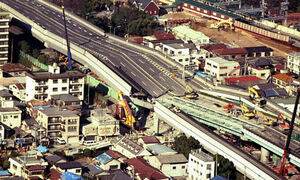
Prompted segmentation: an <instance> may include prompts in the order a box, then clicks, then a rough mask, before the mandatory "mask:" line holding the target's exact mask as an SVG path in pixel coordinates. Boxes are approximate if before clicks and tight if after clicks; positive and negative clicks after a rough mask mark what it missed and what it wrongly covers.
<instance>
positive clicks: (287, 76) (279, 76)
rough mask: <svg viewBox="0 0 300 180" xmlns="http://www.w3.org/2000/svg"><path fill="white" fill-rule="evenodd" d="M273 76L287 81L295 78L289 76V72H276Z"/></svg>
mask: <svg viewBox="0 0 300 180" xmlns="http://www.w3.org/2000/svg"><path fill="white" fill-rule="evenodd" d="M272 77H273V78H275V79H278V80H280V81H283V82H287V83H288V82H292V81H293V78H292V77H291V76H289V75H287V74H282V73H279V74H275V75H273V76H272Z"/></svg>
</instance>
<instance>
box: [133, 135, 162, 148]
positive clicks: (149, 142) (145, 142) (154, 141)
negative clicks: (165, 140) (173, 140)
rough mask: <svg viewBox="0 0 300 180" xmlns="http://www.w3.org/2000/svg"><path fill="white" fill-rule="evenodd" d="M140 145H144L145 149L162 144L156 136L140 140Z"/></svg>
mask: <svg viewBox="0 0 300 180" xmlns="http://www.w3.org/2000/svg"><path fill="white" fill-rule="evenodd" d="M138 144H140V145H142V146H143V147H144V148H147V147H148V146H151V145H154V144H160V142H159V140H158V139H157V138H156V137H155V136H145V137H141V138H139V139H138Z"/></svg>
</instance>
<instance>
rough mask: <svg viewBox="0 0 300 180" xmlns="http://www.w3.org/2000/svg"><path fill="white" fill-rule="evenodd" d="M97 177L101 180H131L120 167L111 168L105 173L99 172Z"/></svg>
mask: <svg viewBox="0 0 300 180" xmlns="http://www.w3.org/2000/svg"><path fill="white" fill-rule="evenodd" d="M98 178H99V179H103V180H119V179H122V180H132V178H131V177H130V176H129V175H128V174H126V173H125V172H123V171H122V170H120V169H116V170H111V171H109V172H106V174H100V175H99V176H98Z"/></svg>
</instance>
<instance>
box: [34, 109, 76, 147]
mask: <svg viewBox="0 0 300 180" xmlns="http://www.w3.org/2000/svg"><path fill="white" fill-rule="evenodd" d="M79 120H80V117H79V116H78V115H77V114H75V113H74V112H72V111H70V110H66V109H61V108H58V107H57V108H56V107H49V108H44V109H40V110H38V116H37V118H36V121H37V122H38V123H39V124H40V125H41V126H42V127H44V128H45V129H46V135H47V136H48V137H50V138H51V139H54V140H55V139H57V138H58V137H62V138H63V139H64V140H65V141H66V142H67V143H77V142H79Z"/></svg>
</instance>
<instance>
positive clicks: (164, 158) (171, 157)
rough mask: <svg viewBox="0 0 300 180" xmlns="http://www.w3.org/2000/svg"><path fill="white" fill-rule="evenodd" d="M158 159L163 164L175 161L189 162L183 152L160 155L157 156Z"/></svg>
mask: <svg viewBox="0 0 300 180" xmlns="http://www.w3.org/2000/svg"><path fill="white" fill-rule="evenodd" d="M157 159H158V161H159V162H160V163H161V164H173V163H187V162H188V160H187V159H186V157H185V156H184V155H183V154H174V155H160V156H157Z"/></svg>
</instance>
